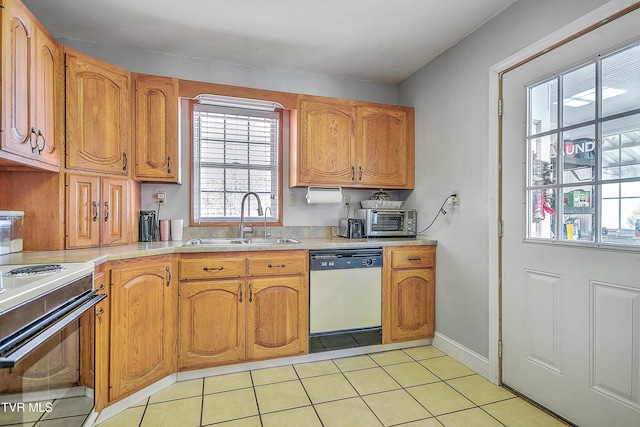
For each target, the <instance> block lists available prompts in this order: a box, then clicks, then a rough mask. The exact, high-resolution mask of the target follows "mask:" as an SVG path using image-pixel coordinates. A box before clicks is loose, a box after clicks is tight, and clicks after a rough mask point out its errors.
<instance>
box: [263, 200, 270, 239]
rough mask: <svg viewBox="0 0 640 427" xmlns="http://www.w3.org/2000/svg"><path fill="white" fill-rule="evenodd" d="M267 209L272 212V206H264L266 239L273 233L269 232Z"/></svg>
mask: <svg viewBox="0 0 640 427" xmlns="http://www.w3.org/2000/svg"><path fill="white" fill-rule="evenodd" d="M267 211H269V213H271V206H267V207H266V208H264V239H265V240H267V237H271V233H267Z"/></svg>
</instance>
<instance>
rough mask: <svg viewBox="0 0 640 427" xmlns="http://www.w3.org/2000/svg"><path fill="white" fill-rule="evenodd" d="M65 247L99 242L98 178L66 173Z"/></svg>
mask: <svg viewBox="0 0 640 427" xmlns="http://www.w3.org/2000/svg"><path fill="white" fill-rule="evenodd" d="M66 184H67V236H66V240H67V242H66V246H67V248H87V247H92V246H98V245H99V243H100V212H99V206H98V204H99V203H100V178H99V177H96V176H86V175H75V174H67V180H66Z"/></svg>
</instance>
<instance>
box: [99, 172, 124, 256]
mask: <svg viewBox="0 0 640 427" xmlns="http://www.w3.org/2000/svg"><path fill="white" fill-rule="evenodd" d="M100 190H101V194H102V206H101V208H102V215H103V216H102V218H101V219H102V232H101V239H100V245H101V246H107V245H123V244H125V243H128V238H129V221H128V217H127V215H128V212H129V205H128V203H129V181H128V180H126V179H123V178H102V187H101V189H100Z"/></svg>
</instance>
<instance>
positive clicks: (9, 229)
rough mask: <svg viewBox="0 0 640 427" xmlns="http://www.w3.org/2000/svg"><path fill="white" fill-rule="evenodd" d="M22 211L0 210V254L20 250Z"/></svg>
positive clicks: (21, 241)
mask: <svg viewBox="0 0 640 427" xmlns="http://www.w3.org/2000/svg"><path fill="white" fill-rule="evenodd" d="M23 223H24V211H0V254H8V253H11V252H22V243H23V240H22V228H23Z"/></svg>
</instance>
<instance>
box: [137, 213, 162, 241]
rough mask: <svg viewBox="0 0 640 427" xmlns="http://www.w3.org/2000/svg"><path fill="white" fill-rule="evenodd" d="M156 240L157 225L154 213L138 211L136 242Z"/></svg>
mask: <svg viewBox="0 0 640 427" xmlns="http://www.w3.org/2000/svg"><path fill="white" fill-rule="evenodd" d="M156 240H158V223H157V221H156V211H140V221H139V223H138V241H139V242H155V241H156Z"/></svg>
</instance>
